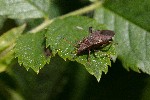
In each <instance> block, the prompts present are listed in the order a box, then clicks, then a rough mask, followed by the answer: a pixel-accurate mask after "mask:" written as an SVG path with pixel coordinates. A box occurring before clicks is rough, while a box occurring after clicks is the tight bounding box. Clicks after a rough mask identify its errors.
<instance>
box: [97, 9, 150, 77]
mask: <svg viewBox="0 0 150 100" xmlns="http://www.w3.org/2000/svg"><path fill="white" fill-rule="evenodd" d="M95 19H96V20H97V21H98V22H99V23H103V24H106V25H107V27H108V28H109V29H111V30H114V31H115V32H116V35H115V42H116V43H117V44H118V45H117V46H116V51H117V55H118V58H119V59H120V60H121V61H122V63H123V65H124V67H125V68H126V69H127V70H129V69H132V70H134V71H137V72H139V69H140V70H142V71H143V72H145V73H148V74H150V67H149V66H150V62H149V61H150V33H149V32H148V31H146V30H144V29H142V28H140V27H139V26H137V25H135V24H133V23H131V22H130V21H128V20H126V19H124V18H123V17H121V16H119V15H117V14H114V13H113V12H111V11H109V10H107V9H105V8H99V9H97V10H96V12H95Z"/></svg>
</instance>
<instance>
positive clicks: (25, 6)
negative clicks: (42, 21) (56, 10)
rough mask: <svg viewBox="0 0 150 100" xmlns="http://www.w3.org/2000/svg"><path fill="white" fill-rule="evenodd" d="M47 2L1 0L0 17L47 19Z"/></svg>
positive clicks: (44, 0) (43, 0)
mask: <svg viewBox="0 0 150 100" xmlns="http://www.w3.org/2000/svg"><path fill="white" fill-rule="evenodd" d="M49 5H50V1H49V0H1V1H0V15H3V16H8V17H9V18H15V19H16V18H19V19H25V18H41V17H48V10H49Z"/></svg>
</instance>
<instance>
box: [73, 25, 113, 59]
mask: <svg viewBox="0 0 150 100" xmlns="http://www.w3.org/2000/svg"><path fill="white" fill-rule="evenodd" d="M89 33H90V35H89V36H88V37H86V38H84V39H83V40H82V41H80V42H79V43H78V46H77V54H76V55H77V56H80V55H83V54H88V56H89V55H90V53H91V52H94V51H97V50H100V49H102V48H103V47H105V46H107V45H108V44H110V43H111V42H112V41H113V40H112V38H113V36H114V35H115V33H114V32H113V31H110V30H96V31H93V30H92V27H89Z"/></svg>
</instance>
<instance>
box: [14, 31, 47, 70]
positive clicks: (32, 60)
mask: <svg viewBox="0 0 150 100" xmlns="http://www.w3.org/2000/svg"><path fill="white" fill-rule="evenodd" d="M44 39H45V38H44V32H39V33H36V34H25V35H22V36H21V37H20V38H19V39H18V40H17V44H16V46H15V53H16V55H15V56H16V57H18V62H19V64H20V65H21V64H23V65H24V67H25V68H26V69H27V70H28V69H29V68H32V69H33V70H34V71H35V72H37V73H38V72H39V69H41V68H42V67H43V66H44V65H45V64H46V63H48V62H49V59H48V57H46V55H45V51H44Z"/></svg>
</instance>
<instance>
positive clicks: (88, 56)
mask: <svg viewBox="0 0 150 100" xmlns="http://www.w3.org/2000/svg"><path fill="white" fill-rule="evenodd" d="M90 53H91V51H90V50H88V55H87V61H88V62H90V60H89V58H90Z"/></svg>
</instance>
